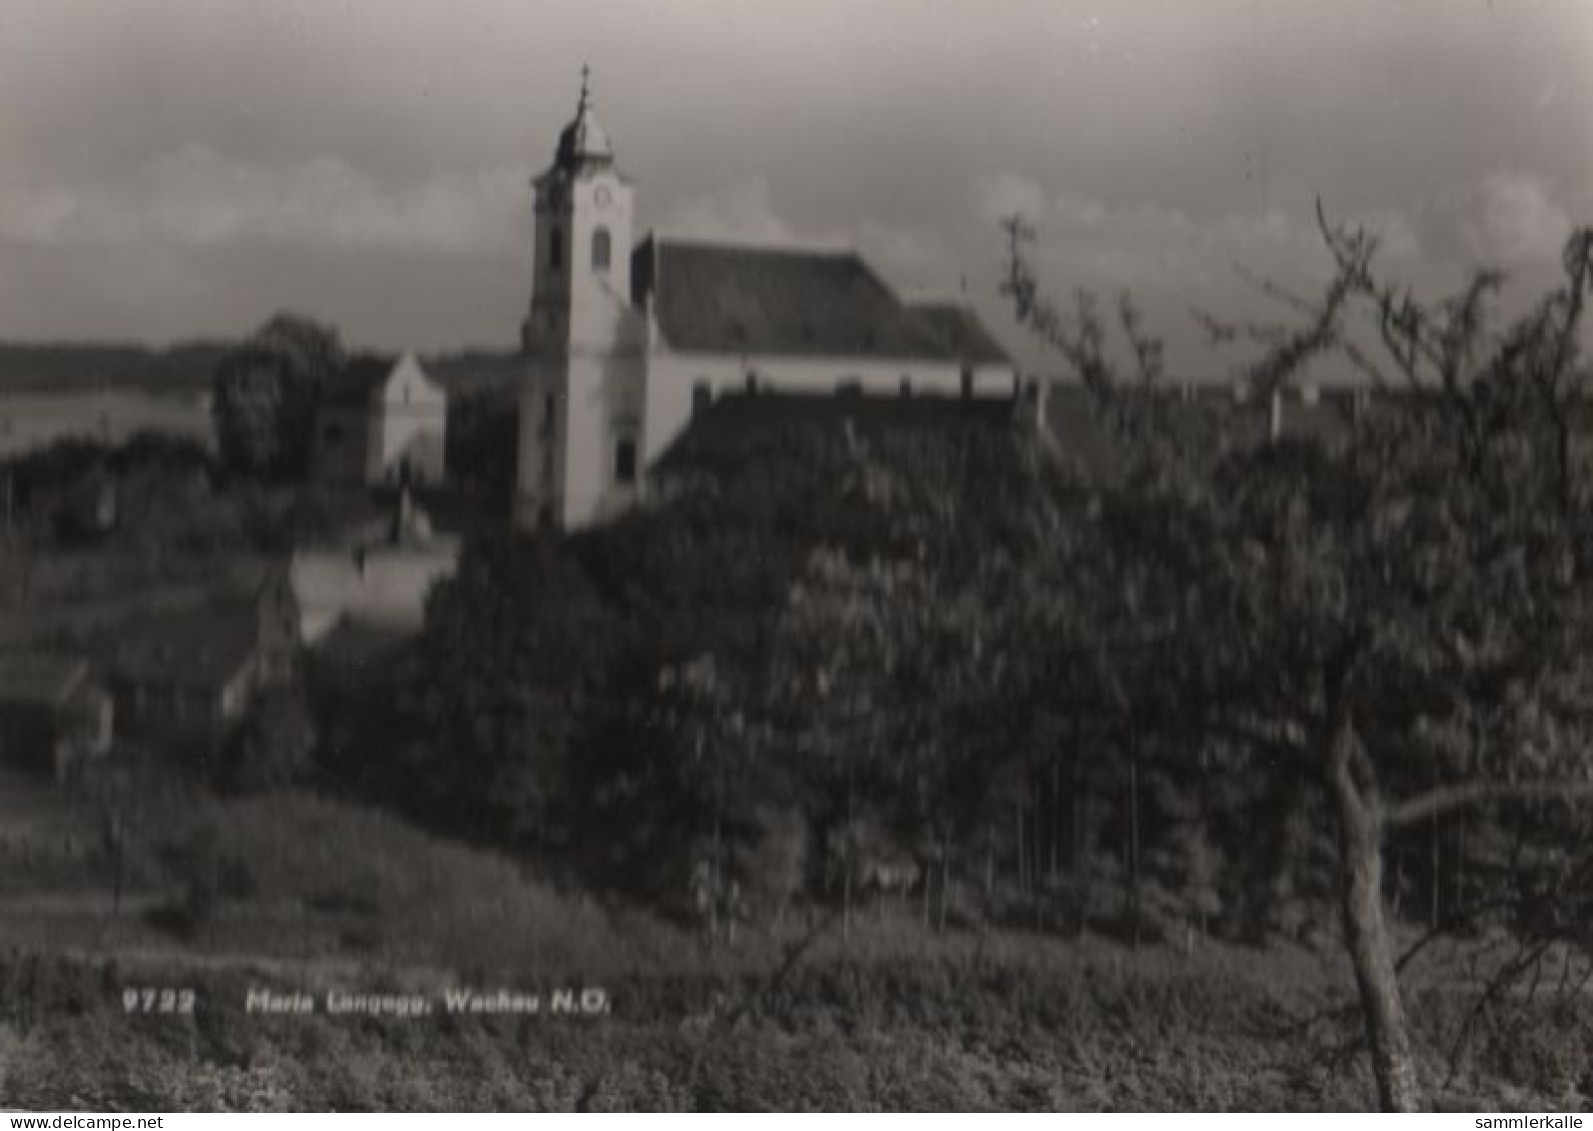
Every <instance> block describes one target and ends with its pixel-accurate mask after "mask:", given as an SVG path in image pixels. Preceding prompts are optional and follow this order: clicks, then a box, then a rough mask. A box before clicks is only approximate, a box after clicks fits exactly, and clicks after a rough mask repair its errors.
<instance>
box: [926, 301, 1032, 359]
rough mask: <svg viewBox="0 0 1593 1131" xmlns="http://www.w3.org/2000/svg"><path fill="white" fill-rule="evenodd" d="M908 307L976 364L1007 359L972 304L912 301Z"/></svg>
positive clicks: (957, 353) (943, 339) (956, 350)
mask: <svg viewBox="0 0 1593 1131" xmlns="http://www.w3.org/2000/svg"><path fill="white" fill-rule="evenodd" d="M908 309H909V310H911V311H912V312H913V314H914V315H915V316H916V317H917V318H918V319H919V320H920V321H922V322H927V323H928V324H929V326H930V328H931V329H933V330H934V331H935V333H936V334H937V335H939V337H940V339H941V340H942V341H943V342H945V343H947V345H949V346H950V347H951V349H952V350H953V351H954V352H955V353H956V355H957V356H958V357H959V358H961V359H962V360H964V361H969V362H973V363H974V364H975V365H1004V364H1006V363H1007V362H1008V361H1009V358H1008V357H1007V351H1006V350H1004V349H1002V348H1001V343H999V342H997V341H996V339H995V338H993V337H991V335H990V331H989V330H987V329H985V324H984V323H983V322H981V321H980V320H979V315H978V314H977V313H975V311H974V309H973V307H971V306H965V305H962V304H960V303H954V302H915V303H913V304H912V305H911V306H910V307H908Z"/></svg>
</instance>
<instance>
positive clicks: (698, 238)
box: [637, 228, 866, 262]
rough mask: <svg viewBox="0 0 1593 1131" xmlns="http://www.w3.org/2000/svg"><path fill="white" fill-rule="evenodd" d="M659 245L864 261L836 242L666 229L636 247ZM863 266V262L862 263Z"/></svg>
mask: <svg viewBox="0 0 1593 1131" xmlns="http://www.w3.org/2000/svg"><path fill="white" fill-rule="evenodd" d="M649 242H651V243H653V244H655V245H659V244H669V243H676V244H692V245H694V246H697V247H714V248H722V249H724V250H726V251H759V252H768V253H770V254H776V255H781V254H788V255H834V256H848V255H849V256H852V257H854V258H856V259H860V260H862V259H864V257H863V253H862V252H861V251H860V250H859V249H858V247H857V245H856V244H853V243H846V242H842V241H839V240H836V241H830V240H822V239H817V238H808V237H793V238H791V239H789V240H784V241H779V240H775V241H770V240H755V239H752V238H750V237H738V236H705V235H702V234H700V233H697V232H671V231H668V230H667V229H662V228H653V229H651V230H650V231H649V232H648V233H647V235H646V236H644V237H643V238H642V240H641V243H638V244H637V246H638V247H640V246H641V245H642V244H645V243H649ZM864 261H865V262H866V260H864Z"/></svg>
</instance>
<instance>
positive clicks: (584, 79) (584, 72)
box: [578, 63, 592, 110]
mask: <svg viewBox="0 0 1593 1131" xmlns="http://www.w3.org/2000/svg"><path fill="white" fill-rule="evenodd" d="M591 76H592V68H591V67H588V66H587V65H586V64H585V63H582V64H581V103H580V106H579V107H578V109H579V110H585V109H586V97H587V95H586V91H587V85H588V81H589V80H590V78H591Z"/></svg>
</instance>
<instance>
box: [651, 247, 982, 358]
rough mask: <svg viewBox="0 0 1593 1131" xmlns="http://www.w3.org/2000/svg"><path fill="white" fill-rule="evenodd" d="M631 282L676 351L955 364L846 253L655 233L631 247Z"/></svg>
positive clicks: (944, 345) (943, 340)
mask: <svg viewBox="0 0 1593 1131" xmlns="http://www.w3.org/2000/svg"><path fill="white" fill-rule="evenodd" d="M631 279H632V288H633V293H634V295H635V297H636V299H637V300H638V302H643V303H645V302H646V301H647V300H648V299H651V300H652V304H653V315H654V317H655V318H656V319H657V322H658V328H659V330H660V331H661V332H662V334H663V337H664V340H665V341H666V342H668V343H669V345H670V346H672V347H673V348H675V349H677V350H684V351H687V352H701V353H754V354H786V355H793V356H803V355H813V356H824V357H855V358H902V359H908V358H914V359H935V360H946V361H956V360H960V359H961V354H960V352H959V345H960V342H959V341H957V340H953V339H950V338H948V337H947V336H946V335H945V334H944V333H943V332H942V331H941V330H940V329H938V328H937V326H936V324H935V323H934V322H932V321H930V320H928V319H925V318H922V317H920V316H919V315H918V313H917V312H915V311H914V310H912V309H911V308H909V307H907V306H905V305H903V303H902V302H901V300H900V299H898V298H897V297H896V295H895V294H894V293H892V291H891V289H890V288H889V287H887V286H886V285H885V283H884V282H883V281H882V280H881V279H880V278H879V276H878V275H876V274H875V273H874V272H873V270H871V269H870V268H869V266H868V264H867V263H865V262H864V261H863V260H862V258H861V257H859V256H858V254H857V253H856V252H852V251H815V250H808V249H799V248H774V247H744V246H734V245H728V244H716V243H706V242H698V241H694V240H677V239H669V238H664V237H656V236H655V237H649V238H648V239H647V240H645V241H644V242H643V243H642V244H641V245H640V246H639V247H637V249H636V251H635V254H634V255H633V256H632V260H631ZM968 316H969V317H970V318H974V317H975V316H973V315H972V313H971V312H968ZM975 321H977V319H976V318H975ZM981 332H982V328H981Z"/></svg>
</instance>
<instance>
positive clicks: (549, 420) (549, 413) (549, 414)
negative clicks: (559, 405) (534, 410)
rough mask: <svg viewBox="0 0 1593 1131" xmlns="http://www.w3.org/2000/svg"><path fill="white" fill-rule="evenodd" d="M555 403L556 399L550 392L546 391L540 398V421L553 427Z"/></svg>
mask: <svg viewBox="0 0 1593 1131" xmlns="http://www.w3.org/2000/svg"><path fill="white" fill-rule="evenodd" d="M555 405H556V401H555V398H554V396H553V394H552V393H548V394H547V395H546V396H544V397H543V398H542V423H544V424H546V425H547V426H548V427H549V428H551V427H553V415H554V412H555Z"/></svg>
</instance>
